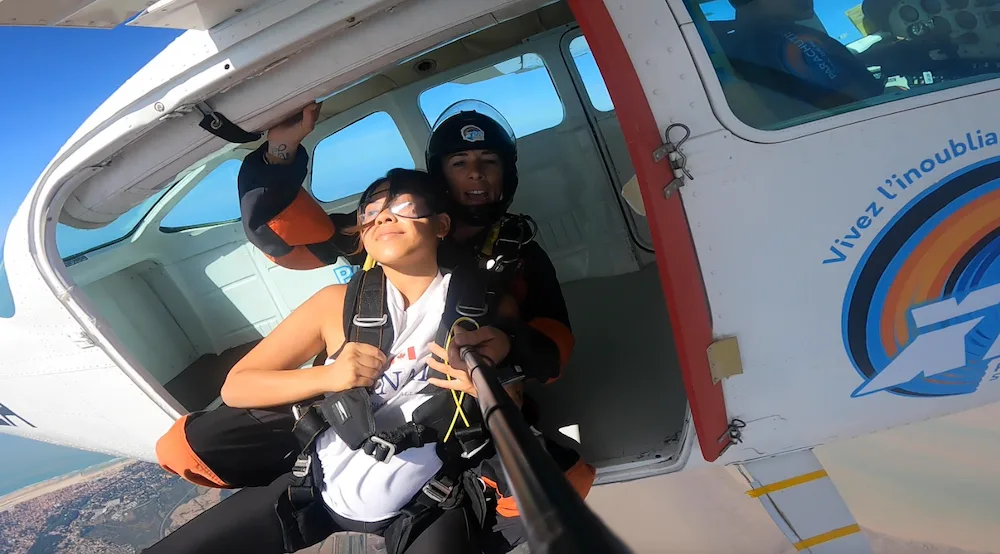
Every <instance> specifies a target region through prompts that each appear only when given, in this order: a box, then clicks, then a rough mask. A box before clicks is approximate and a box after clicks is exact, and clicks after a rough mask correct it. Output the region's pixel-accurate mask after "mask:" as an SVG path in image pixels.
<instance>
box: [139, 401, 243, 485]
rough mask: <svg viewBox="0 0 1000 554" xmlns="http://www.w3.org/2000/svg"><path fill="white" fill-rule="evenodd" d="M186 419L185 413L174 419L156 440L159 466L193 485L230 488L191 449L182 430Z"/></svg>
mask: <svg viewBox="0 0 1000 554" xmlns="http://www.w3.org/2000/svg"><path fill="white" fill-rule="evenodd" d="M187 419H188V416H186V415H185V416H184V417H182V418H180V419H178V420H177V421H175V422H174V424H173V426H172V427H170V430H169V431H167V432H166V434H164V435H163V436H162V437H160V440H158V441H156V460H157V461H158V462H159V463H160V467H162V468H163V469H165V470H167V471H169V472H170V473H173V474H174V475H178V476H180V478H181V479H184V480H185V481H188V482H191V483H194V484H195V485H199V486H202V487H210V488H215V489H229V488H232V487H231V486H229V484H228V483H226V482H225V481H223V480H222V479H220V478H219V476H218V475H216V474H215V472H213V471H212V470H211V469H209V468H208V466H207V465H205V462H203V461H201V458H199V457H198V455H197V454H195V453H194V450H191V445H190V444H188V441H187V433H186V432H185V430H184V427H185V426H186V425H187Z"/></svg>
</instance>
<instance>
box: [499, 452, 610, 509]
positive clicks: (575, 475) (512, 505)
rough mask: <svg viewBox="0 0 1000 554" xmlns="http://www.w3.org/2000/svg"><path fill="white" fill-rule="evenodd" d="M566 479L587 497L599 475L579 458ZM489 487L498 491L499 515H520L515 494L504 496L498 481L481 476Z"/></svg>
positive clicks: (581, 495)
mask: <svg viewBox="0 0 1000 554" xmlns="http://www.w3.org/2000/svg"><path fill="white" fill-rule="evenodd" d="M564 475H566V479H567V480H568V481H569V484H570V485H572V486H573V489H574V490H576V492H577V493H578V494H579V495H580V498H584V499H585V498H587V495H588V494H590V489H591V487H593V485H594V479H596V477H597V470H596V469H594V466H592V465H590V464H587V463H584V461H583V460H577V462H576V463H575V464H573V467H571V468H569V469H568V470H567V471H566V473H565V474H564ZM479 478H480V479H481V480H482V481H483V483H484V484H486V486H487V487H490V488H492V489H493V490H495V491H497V515H499V516H502V517H520V515H521V510H519V509H518V508H517V502H516V501H515V500H514V497H513V496H504V495H503V493H501V492H500V488H499V487H498V486H497V484H496V482H494V481H493V480H492V479H489V478H487V477H483V476H480V477H479Z"/></svg>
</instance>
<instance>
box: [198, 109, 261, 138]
mask: <svg viewBox="0 0 1000 554" xmlns="http://www.w3.org/2000/svg"><path fill="white" fill-rule="evenodd" d="M197 108H198V111H200V112H201V114H202V115H203V116H204V117H202V118H201V121H200V122H199V123H198V126H199V127H201V128H202V129H204V130H206V131H208V132H209V133H212V134H213V135H215V136H217V137H219V138H221V139H222V140H224V141H226V142H232V143H234V144H246V143H248V142H255V141H257V140H260V137H262V136H264V134H263V133H251V132H249V131H244V130H243V129H242V128H241V127H240V126H239V125H237V124H235V123H233V122H232V121H229V119H227V118H226V116H224V115H222V114H221V113H219V112H217V111H215V110H213V109H212V108H211V107H209V106H208V104H205V103H204V102H202V103H200V104H198V105H197Z"/></svg>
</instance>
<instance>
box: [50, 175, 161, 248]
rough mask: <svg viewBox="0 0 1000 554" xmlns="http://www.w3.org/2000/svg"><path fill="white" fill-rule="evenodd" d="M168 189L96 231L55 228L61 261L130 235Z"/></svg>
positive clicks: (65, 227) (64, 226)
mask: <svg viewBox="0 0 1000 554" xmlns="http://www.w3.org/2000/svg"><path fill="white" fill-rule="evenodd" d="M169 189H170V187H164V189H163V190H161V191H160V192H158V193H156V194H154V195H153V196H151V197H149V198H147V199H146V200H145V201H144V202H142V203H141V204H139V205H137V206H135V207H134V208H132V209H131V210H129V211H127V212H125V213H123V214H122V215H120V216H118V219H116V220H114V221H112V222H111V223H108V224H107V225H105V226H104V227H99V228H97V229H76V228H74V227H70V226H68V225H63V224H59V225H57V226H56V246H58V247H59V256H60V257H61V258H63V259H65V258H69V257H70V256H76V255H77V254H81V253H83V252H87V251H89V250H94V249H96V248H100V247H102V246H107V245H109V244H111V243H114V242H118V241H120V240H122V239H124V238H125V237H127V236H129V235H131V234H132V232H133V231H135V229H136V227H138V226H139V222H141V221H142V219H143V218H144V217H145V216H146V214H147V213H149V210H150V209H152V207H153V205H154V204H156V202H157V201H159V200H160V198H162V197H163V195H164V194H166V192H167V191H168V190H169Z"/></svg>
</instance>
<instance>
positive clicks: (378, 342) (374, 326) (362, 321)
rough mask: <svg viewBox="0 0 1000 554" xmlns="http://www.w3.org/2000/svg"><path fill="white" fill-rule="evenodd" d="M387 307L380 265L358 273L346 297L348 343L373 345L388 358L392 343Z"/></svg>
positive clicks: (391, 330)
mask: <svg viewBox="0 0 1000 554" xmlns="http://www.w3.org/2000/svg"><path fill="white" fill-rule="evenodd" d="M388 304H389V301H388V295H387V287H386V278H385V272H384V271H383V270H382V267H381V266H375V267H373V268H371V269H369V270H367V271H358V272H357V273H355V274H354V276H353V277H352V278H351V281H350V283H348V285H347V294H346V295H345V296H344V338H345V340H346V341H347V342H360V343H364V344H370V345H372V346H374V347H376V348H378V349H379V350H381V351H382V353H383V354H385V355H386V356H388V355H389V349H390V348H392V341H393V329H392V321H391V318H390V317H389V305H388Z"/></svg>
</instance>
